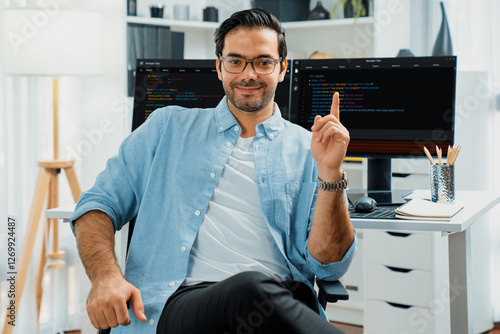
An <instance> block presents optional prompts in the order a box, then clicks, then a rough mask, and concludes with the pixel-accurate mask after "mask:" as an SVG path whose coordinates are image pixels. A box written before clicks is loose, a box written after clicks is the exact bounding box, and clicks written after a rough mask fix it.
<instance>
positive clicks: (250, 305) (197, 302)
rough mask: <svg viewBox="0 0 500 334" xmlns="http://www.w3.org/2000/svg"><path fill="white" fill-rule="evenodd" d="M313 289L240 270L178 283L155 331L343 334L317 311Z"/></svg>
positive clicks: (164, 333)
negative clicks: (212, 279) (213, 279)
mask: <svg viewBox="0 0 500 334" xmlns="http://www.w3.org/2000/svg"><path fill="white" fill-rule="evenodd" d="M316 305H317V303H316V297H315V295H314V292H313V291H312V290H311V289H310V288H309V287H308V286H307V285H305V284H303V283H301V282H279V281H277V280H274V279H272V278H270V277H268V276H266V275H264V274H261V273H258V272H243V273H240V274H237V275H235V276H233V277H230V278H228V279H226V280H224V281H221V282H217V283H201V284H198V285H195V286H189V287H181V288H180V289H179V290H177V291H176V292H175V293H174V294H173V295H172V296H170V298H169V299H168V301H167V302H166V304H165V307H164V309H163V312H162V315H161V317H160V320H159V322H158V329H157V332H156V333H157V334H264V333H265V334H279V333H286V334H322V333H325V334H330V333H332V334H333V333H342V331H340V330H338V329H337V328H336V327H335V326H333V325H331V324H330V323H329V322H327V321H326V320H325V319H323V318H322V317H321V316H320V315H319V313H318V312H319V310H318V309H316Z"/></svg>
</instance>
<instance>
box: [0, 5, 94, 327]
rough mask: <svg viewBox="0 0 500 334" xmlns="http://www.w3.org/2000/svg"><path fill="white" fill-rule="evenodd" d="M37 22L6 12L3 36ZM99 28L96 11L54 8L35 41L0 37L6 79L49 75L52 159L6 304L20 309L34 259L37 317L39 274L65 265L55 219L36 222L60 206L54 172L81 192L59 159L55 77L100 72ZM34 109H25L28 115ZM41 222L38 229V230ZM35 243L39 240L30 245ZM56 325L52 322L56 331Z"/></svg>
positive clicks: (26, 13)
mask: <svg viewBox="0 0 500 334" xmlns="http://www.w3.org/2000/svg"><path fill="white" fill-rule="evenodd" d="M36 18H48V16H47V8H44V7H40V8H26V7H24V8H13V7H11V8H5V9H4V10H3V32H4V33H5V35H6V36H18V38H21V36H24V37H26V34H25V31H26V30H25V29H26V23H27V22H28V23H31V22H36V21H34V20H35V19H36ZM89 23H90V24H89ZM101 27H102V15H101V14H100V13H96V12H90V11H77V10H67V9H62V8H59V9H58V10H57V15H54V16H52V17H50V24H46V25H44V26H43V29H40V30H37V34H36V38H30V39H29V41H27V42H26V43H22V44H21V43H13V42H12V40H11V41H8V40H7V39H5V40H4V45H3V47H2V51H4V52H5V53H4V59H3V60H4V65H5V67H4V69H5V73H6V74H7V75H12V76H37V77H38V76H43V77H52V95H53V139H52V140H53V145H54V156H53V159H51V160H48V161H38V166H39V167H40V171H39V174H38V179H37V182H36V186H35V193H34V196H33V203H32V206H31V211H30V215H29V219H28V222H27V226H26V233H25V236H24V240H23V248H22V250H21V254H20V257H19V263H18V267H17V275H18V280H17V281H16V284H17V285H16V287H17V290H16V295H15V296H14V295H12V299H11V301H10V303H11V304H12V302H13V301H16V306H17V307H19V302H20V301H21V300H22V299H21V296H22V292H23V288H24V284H25V282H26V277H27V275H28V271H29V268H30V262H31V258H32V256H38V257H39V261H38V263H39V265H38V269H37V274H36V294H35V295H36V299H37V300H36V302H37V305H36V306H37V311H38V314H40V305H41V300H42V294H43V290H42V281H43V277H44V270H45V269H49V270H56V269H60V268H64V266H65V261H64V257H65V253H64V251H62V250H61V249H60V248H59V232H58V231H59V230H58V226H59V225H58V224H59V222H58V220H57V219H49V220H48V221H47V220H45V219H43V220H41V219H40V218H41V216H42V211H43V210H44V207H45V206H47V208H49V209H50V208H55V207H57V206H58V205H59V204H58V203H59V186H58V185H59V174H61V173H62V172H63V171H64V173H65V174H66V178H67V179H68V183H69V186H70V188H71V193H72V196H73V199H74V200H75V202H77V201H78V198H79V196H80V193H81V188H80V185H79V182H78V179H77V176H76V173H75V169H74V163H75V162H74V161H72V160H60V158H59V103H58V102H59V98H58V93H59V90H58V77H60V76H87V75H99V74H101V72H102V62H101V59H102V57H101V50H102V43H101V38H100V36H101V34H102V29H101ZM32 37H33V36H32ZM28 42H29V43H28ZM20 103H22V101H20ZM36 111H37V110H30V112H33V113H35V112H36ZM66 111H70V110H66ZM31 118H32V120H33V119H35V118H36V117H35V115H34V114H33V115H31ZM49 140H50V139H49ZM40 222H41V223H42V227H41V228H40V229H39V225H40ZM39 231H40V232H43V235H42V236H40V238H37V233H38V232H39ZM49 233H52V242H53V246H52V247H51V248H52V249H51V251H50V252H48V251H47V248H50V246H49V245H48V244H47V243H48V240H49ZM37 239H38V241H39V242H38V246H36V247H35V245H36V244H37ZM38 247H39V248H38ZM59 325H60V324H57V326H58V327H57V328H59ZM13 328H14V327H13V326H10V325H8V321H5V322H4V328H3V331H2V333H3V334H10V333H12V330H13Z"/></svg>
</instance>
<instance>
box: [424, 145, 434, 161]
mask: <svg viewBox="0 0 500 334" xmlns="http://www.w3.org/2000/svg"><path fill="white" fill-rule="evenodd" d="M424 152H425V155H426V156H427V159H429V161H430V162H431V165H435V163H434V159H432V156H431V153H430V152H429V150H428V149H427V147H425V146H424Z"/></svg>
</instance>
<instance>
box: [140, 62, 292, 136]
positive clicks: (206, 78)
mask: <svg viewBox="0 0 500 334" xmlns="http://www.w3.org/2000/svg"><path fill="white" fill-rule="evenodd" d="M223 96H224V90H223V88H222V82H221V81H220V80H219V78H218V76H217V70H216V68H215V59H208V60H206V59H204V60H189V59H187V60H175V59H138V60H137V74H136V81H135V94H134V112H133V120H132V131H133V130H135V129H136V128H137V127H139V125H141V124H142V123H144V121H145V120H146V118H148V116H149V115H150V114H151V113H152V112H153V111H154V110H155V109H158V108H161V107H165V106H168V105H178V106H182V107H187V108H194V107H197V108H213V107H216V106H217V104H218V103H219V102H220V100H221V99H222V97H223ZM274 100H275V101H276V103H277V104H278V106H279V107H280V110H281V113H282V115H283V117H285V118H286V119H288V114H289V104H290V69H288V70H287V73H286V75H285V79H284V80H283V82H281V83H279V84H278V88H277V89H276V94H275V98H274Z"/></svg>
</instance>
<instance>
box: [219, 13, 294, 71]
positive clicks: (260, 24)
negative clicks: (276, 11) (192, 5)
mask: <svg viewBox="0 0 500 334" xmlns="http://www.w3.org/2000/svg"><path fill="white" fill-rule="evenodd" d="M236 28H247V29H251V28H269V29H272V30H274V31H276V33H277V34H278V53H279V56H280V57H281V58H282V59H281V62H283V60H284V59H285V58H286V55H287V47H286V41H285V29H283V28H282V27H281V23H280V21H279V20H278V19H277V18H276V16H274V15H273V14H271V13H270V12H268V11H267V10H265V9H260V8H252V9H246V10H242V11H239V12H236V13H234V14H233V15H231V17H229V18H228V19H227V20H225V21H224V22H222V23H221V25H220V26H219V27H218V28H217V30H216V31H215V55H216V56H217V57H220V56H222V49H224V39H225V38H226V35H227V34H228V33H229V32H230V31H231V30H233V29H236Z"/></svg>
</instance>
